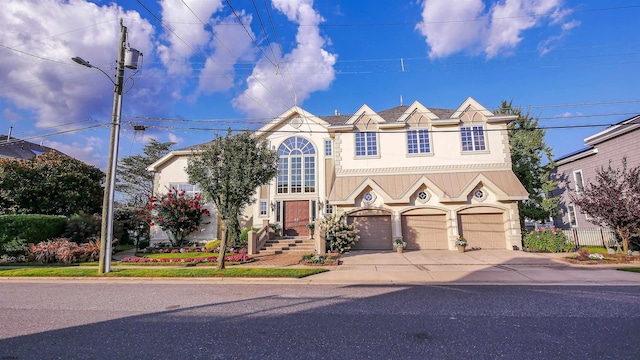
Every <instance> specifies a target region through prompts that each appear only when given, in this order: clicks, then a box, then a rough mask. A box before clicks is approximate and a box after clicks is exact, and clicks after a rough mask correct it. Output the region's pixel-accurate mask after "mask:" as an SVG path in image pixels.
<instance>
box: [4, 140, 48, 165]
mask: <svg viewBox="0 0 640 360" xmlns="http://www.w3.org/2000/svg"><path fill="white" fill-rule="evenodd" d="M52 150H55V149H52V148H50V147H47V146H42V145H38V144H34V143H32V142H28V141H25V140H20V139H16V138H14V137H11V136H7V135H2V134H0V158H8V159H22V160H27V159H31V158H32V157H34V156H36V155H40V154H42V153H46V152H49V151H52ZM55 151H57V150H55Z"/></svg>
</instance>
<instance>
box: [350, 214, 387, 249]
mask: <svg viewBox="0 0 640 360" xmlns="http://www.w3.org/2000/svg"><path fill="white" fill-rule="evenodd" d="M349 223H350V224H353V226H354V227H355V228H356V229H358V230H359V231H360V232H358V235H359V236H360V240H358V242H356V244H355V246H354V247H353V249H354V250H388V249H391V248H392V247H393V244H392V242H391V217H390V216H388V215H384V216H382V215H369V216H351V217H349Z"/></svg>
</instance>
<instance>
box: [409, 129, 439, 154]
mask: <svg viewBox="0 0 640 360" xmlns="http://www.w3.org/2000/svg"><path fill="white" fill-rule="evenodd" d="M411 131H415V132H416V138H417V139H418V143H417V145H418V152H416V153H410V152H409V132H411ZM420 131H426V132H427V139H428V141H429V151H427V152H421V151H420V134H419V132H420ZM406 135H407V136H406V138H407V155H408V156H432V155H433V139H432V137H431V130H430V129H428V128H410V129H407V134H406Z"/></svg>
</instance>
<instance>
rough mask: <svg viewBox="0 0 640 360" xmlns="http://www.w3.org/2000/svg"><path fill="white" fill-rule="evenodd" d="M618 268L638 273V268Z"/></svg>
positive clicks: (639, 270) (639, 269)
mask: <svg viewBox="0 0 640 360" xmlns="http://www.w3.org/2000/svg"><path fill="white" fill-rule="evenodd" d="M618 270H620V271H628V272H635V273H640V268H619V269H618Z"/></svg>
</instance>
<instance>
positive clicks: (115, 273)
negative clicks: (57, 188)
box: [0, 267, 328, 279]
mask: <svg viewBox="0 0 640 360" xmlns="http://www.w3.org/2000/svg"><path fill="white" fill-rule="evenodd" d="M325 271H328V270H326V269H320V268H299V269H278V268H230V269H224V270H217V269H210V268H195V267H191V268H180V269H166V268H163V269H154V268H149V269H138V268H136V269H112V271H111V272H109V273H106V274H103V275H99V274H98V269H96V268H78V267H65V268H53V267H51V268H50V267H46V268H23V269H0V277H3V276H4V277H159V278H178V277H180V278H196V277H197V278H208V277H236V278H296V279H299V278H303V277H306V276H310V275H315V274H319V273H322V272H325Z"/></svg>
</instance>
